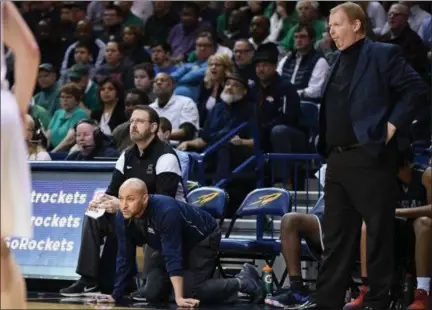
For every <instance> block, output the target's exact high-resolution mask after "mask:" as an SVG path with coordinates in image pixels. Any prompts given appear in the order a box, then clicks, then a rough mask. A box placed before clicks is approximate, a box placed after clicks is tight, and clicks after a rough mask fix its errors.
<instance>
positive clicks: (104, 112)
mask: <svg viewBox="0 0 432 310" xmlns="http://www.w3.org/2000/svg"><path fill="white" fill-rule="evenodd" d="M99 86H100V87H99V100H100V102H101V104H102V106H101V107H100V109H98V110H97V111H94V112H92V113H91V115H90V118H91V119H93V120H95V121H96V122H98V123H99V126H100V129H101V131H102V132H103V133H104V134H105V135H107V136H111V135H112V132H113V131H114V129H115V128H116V127H117V126H118V125H120V124H122V123H124V122H125V121H126V116H125V115H124V112H123V111H124V103H123V100H124V90H123V87H122V85H121V84H120V82H118V81H117V80H114V79H111V78H106V79H105V80H103V81H102V82H101V83H100V84H99Z"/></svg>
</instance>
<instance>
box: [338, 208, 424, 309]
mask: <svg viewBox="0 0 432 310" xmlns="http://www.w3.org/2000/svg"><path fill="white" fill-rule="evenodd" d="M396 215H397V216H400V217H405V218H408V219H413V229H414V234H415V264H416V274H417V289H416V291H415V297H414V301H413V302H412V304H411V305H410V306H408V309H409V310H420V309H429V308H428V299H429V298H428V295H429V294H430V282H431V272H430V270H429V268H430V266H429V264H430V253H431V251H432V205H427V206H422V207H416V208H410V209H396ZM360 252H361V277H362V286H361V288H360V295H359V296H358V297H357V298H356V299H355V300H353V301H352V302H350V303H348V304H346V305H345V307H344V310H354V309H361V308H362V307H363V301H364V298H365V295H366V293H367V292H368V291H369V287H368V281H367V266H366V226H365V225H364V224H363V227H362V236H361V247H360Z"/></svg>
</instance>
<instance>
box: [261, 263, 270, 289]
mask: <svg viewBox="0 0 432 310" xmlns="http://www.w3.org/2000/svg"><path fill="white" fill-rule="evenodd" d="M272 272H273V269H272V267H270V266H269V265H267V266H265V267H264V268H263V269H262V280H263V282H264V287H265V291H266V295H267V296H272V294H273V274H272Z"/></svg>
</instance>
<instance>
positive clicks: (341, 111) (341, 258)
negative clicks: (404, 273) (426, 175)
mask: <svg viewBox="0 0 432 310" xmlns="http://www.w3.org/2000/svg"><path fill="white" fill-rule="evenodd" d="M348 49H351V50H348ZM348 49H347V50H345V51H342V52H337V53H336V55H335V56H334V57H335V58H334V61H333V65H332V67H331V69H330V72H329V75H328V77H327V81H326V83H325V85H324V88H323V94H322V98H323V102H322V106H321V110H320V133H319V142H318V152H320V153H321V154H322V155H323V156H324V157H327V159H328V166H327V172H326V183H325V198H326V210H325V214H324V221H323V233H324V246H325V250H324V253H323V263H322V267H321V269H320V271H319V276H318V282H317V292H316V294H315V295H314V296H313V298H312V299H313V301H314V303H316V305H317V306H318V308H331V309H341V308H342V307H343V304H344V296H345V291H346V288H347V285H348V282H349V279H350V276H351V270H352V266H353V262H355V259H358V257H357V255H358V251H357V248H358V246H359V235H360V230H361V224H362V219H364V220H365V222H366V224H367V238H368V239H367V260H368V264H367V269H368V274H369V284H370V295H369V296H368V298H367V303H369V305H370V306H372V307H373V308H381V307H385V306H386V304H387V303H388V299H389V298H388V292H389V289H390V285H391V283H392V275H393V260H394V252H393V227H392V225H393V222H394V221H393V218H394V208H395V203H396V200H397V197H396V195H397V185H396V174H397V169H398V160H399V159H398V153H399V152H398V145H397V144H398V143H397V136H398V134H399V135H400V134H401V133H403V132H406V131H407V130H408V129H409V127H410V124H411V123H412V121H413V119H414V117H415V116H416V113H418V111H419V109H420V108H421V105H422V104H423V103H425V97H424V95H425V93H426V85H424V84H423V82H422V80H421V78H420V76H419V75H418V74H417V73H416V72H415V71H414V70H413V69H412V68H411V67H410V66H409V65H408V64H407V62H406V60H405V59H404V58H403V56H402V53H401V51H400V48H399V47H397V46H395V45H389V44H383V43H376V42H372V41H369V40H362V41H359V42H357V43H356V44H355V45H353V46H352V47H349V48H348ZM347 70H348V73H347ZM344 85H345V86H344ZM387 122H390V123H391V124H393V125H394V126H395V127H396V128H397V131H396V135H395V136H394V137H393V139H391V140H390V141H389V143H387V144H386V142H385V141H386V136H387ZM338 141H339V142H338ZM338 143H340V144H341V145H340V144H338Z"/></svg>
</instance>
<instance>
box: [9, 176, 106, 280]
mask: <svg viewBox="0 0 432 310" xmlns="http://www.w3.org/2000/svg"><path fill="white" fill-rule="evenodd" d="M110 176H111V174H107V173H95V172H93V173H89V172H37V173H33V192H32V203H33V216H32V226H33V231H34V233H33V238H31V239H29V238H8V239H7V244H8V246H9V248H10V249H11V250H12V252H13V254H14V256H15V258H16V260H17V262H18V264H19V265H20V268H21V270H22V272H23V274H24V275H25V277H28V278H50V279H76V278H78V275H77V274H76V273H75V269H76V265H77V262H78V255H79V250H80V244H81V231H82V224H83V218H84V212H85V210H86V208H87V206H88V204H89V202H90V201H91V200H92V199H94V197H95V196H97V195H99V194H101V193H104V192H105V189H106V187H107V186H108V184H109V180H110ZM90 178H91V179H90Z"/></svg>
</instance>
